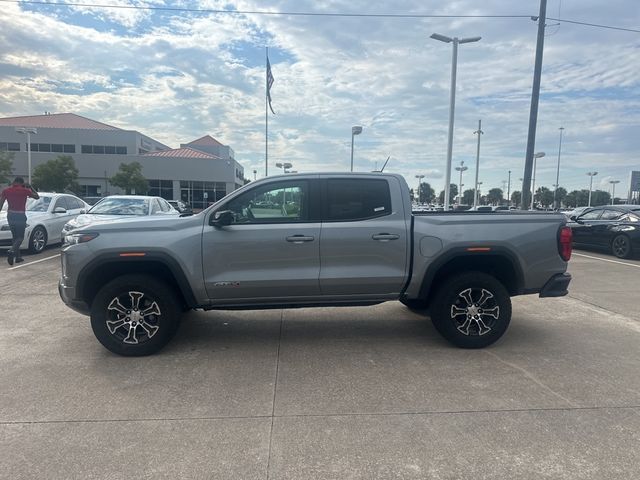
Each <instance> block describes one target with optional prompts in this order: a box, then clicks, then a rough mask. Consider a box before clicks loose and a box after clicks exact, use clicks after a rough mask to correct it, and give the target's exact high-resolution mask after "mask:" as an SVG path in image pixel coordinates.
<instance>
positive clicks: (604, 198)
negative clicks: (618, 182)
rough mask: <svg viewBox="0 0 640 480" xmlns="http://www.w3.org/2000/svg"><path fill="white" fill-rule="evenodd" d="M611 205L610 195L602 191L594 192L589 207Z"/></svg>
mask: <svg viewBox="0 0 640 480" xmlns="http://www.w3.org/2000/svg"><path fill="white" fill-rule="evenodd" d="M610 203H611V194H610V193H609V192H605V191H603V190H596V191H595V192H593V193H592V194H591V206H598V205H609V204H610Z"/></svg>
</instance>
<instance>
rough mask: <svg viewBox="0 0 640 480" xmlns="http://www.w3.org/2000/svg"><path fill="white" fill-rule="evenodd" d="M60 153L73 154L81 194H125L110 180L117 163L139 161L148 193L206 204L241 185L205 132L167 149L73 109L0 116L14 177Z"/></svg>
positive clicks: (225, 151) (225, 150) (225, 149)
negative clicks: (29, 154) (29, 114)
mask: <svg viewBox="0 0 640 480" xmlns="http://www.w3.org/2000/svg"><path fill="white" fill-rule="evenodd" d="M28 137H29V138H30V143H31V165H32V166H31V171H32V172H33V170H34V169H35V168H36V167H37V166H38V165H40V164H42V163H44V162H47V161H48V160H51V159H53V158H56V157H57V156H59V155H69V156H71V157H72V158H73V160H74V162H75V165H76V168H77V169H78V172H79V178H78V183H79V184H80V188H81V191H80V194H81V195H82V196H91V197H93V196H106V195H113V194H119V193H124V192H122V191H121V190H120V189H118V188H116V187H114V186H112V185H111V184H109V178H110V177H112V176H113V175H114V174H115V173H116V172H117V171H118V168H119V167H120V164H121V163H132V162H138V163H140V164H141V165H142V173H143V175H144V176H145V178H146V179H147V180H148V181H149V192H148V193H149V194H150V195H159V196H161V197H164V198H166V199H167V200H175V199H182V200H184V201H186V202H188V203H190V204H191V205H192V206H193V207H194V208H205V207H206V206H207V205H209V204H210V203H213V202H214V201H215V200H217V199H220V198H222V197H224V196H225V195H226V194H227V193H229V192H232V191H233V190H235V189H236V188H239V187H241V186H242V185H244V183H245V179H244V168H243V167H242V165H240V163H238V162H237V161H236V160H235V153H234V151H233V149H232V148H231V147H229V146H227V145H223V144H222V143H220V142H218V141H217V140H216V139H214V138H213V137H211V136H209V135H205V136H204V137H201V138H198V139H196V140H193V141H191V142H189V143H183V144H181V145H180V148H170V147H169V146H167V145H164V144H162V143H160V142H158V141H157V140H154V139H153V138H151V137H148V136H146V135H144V134H142V133H140V132H137V131H135V130H123V129H121V128H117V127H114V126H111V125H107V124H104V123H101V122H98V121H95V120H91V119H89V118H85V117H82V116H79V115H75V114H73V113H60V114H45V115H35V116H25V117H10V118H0V151H8V152H11V153H13V157H14V158H13V175H14V176H23V177H25V179H26V178H27V177H28V152H27V138H28Z"/></svg>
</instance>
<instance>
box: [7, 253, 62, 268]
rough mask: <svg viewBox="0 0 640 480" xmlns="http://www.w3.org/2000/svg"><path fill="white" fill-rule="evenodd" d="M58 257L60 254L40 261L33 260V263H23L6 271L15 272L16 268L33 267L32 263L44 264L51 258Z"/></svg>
mask: <svg viewBox="0 0 640 480" xmlns="http://www.w3.org/2000/svg"><path fill="white" fill-rule="evenodd" d="M59 256H60V254H59V253H58V254H57V255H51V256H50V257H47V258H41V259H40V260H34V261H33V262H28V263H23V264H22V265H18V266H16V267H11V268H7V270H15V269H16V268H22V267H28V266H29V265H33V264H34V263H40V262H44V261H45V260H51V259H52V258H58V257H59Z"/></svg>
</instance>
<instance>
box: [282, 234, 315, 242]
mask: <svg viewBox="0 0 640 480" xmlns="http://www.w3.org/2000/svg"><path fill="white" fill-rule="evenodd" d="M286 240H287V242H291V243H304V242H313V241H314V240H315V237H310V236H307V235H291V236H290V237H287V238H286Z"/></svg>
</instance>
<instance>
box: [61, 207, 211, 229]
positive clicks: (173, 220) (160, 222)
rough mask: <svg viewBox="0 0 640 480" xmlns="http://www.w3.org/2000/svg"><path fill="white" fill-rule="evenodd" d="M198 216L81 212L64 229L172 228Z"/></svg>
mask: <svg viewBox="0 0 640 480" xmlns="http://www.w3.org/2000/svg"><path fill="white" fill-rule="evenodd" d="M196 217H198V216H197V215H194V216H190V217H180V216H179V215H178V214H177V212H176V215H145V216H140V215H91V214H83V215H79V216H78V217H76V218H75V219H74V220H71V221H69V222H67V224H66V225H65V230H67V231H69V230H74V229H76V228H84V229H85V230H91V231H92V232H93V231H97V232H102V231H107V230H113V231H118V230H141V229H150V230H154V229H174V228H176V227H178V226H181V225H184V224H185V223H187V222H185V220H189V219H192V218H196ZM196 223H202V219H198V220H197V221H196Z"/></svg>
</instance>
